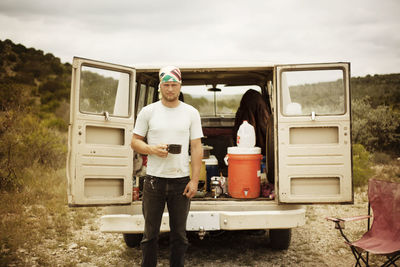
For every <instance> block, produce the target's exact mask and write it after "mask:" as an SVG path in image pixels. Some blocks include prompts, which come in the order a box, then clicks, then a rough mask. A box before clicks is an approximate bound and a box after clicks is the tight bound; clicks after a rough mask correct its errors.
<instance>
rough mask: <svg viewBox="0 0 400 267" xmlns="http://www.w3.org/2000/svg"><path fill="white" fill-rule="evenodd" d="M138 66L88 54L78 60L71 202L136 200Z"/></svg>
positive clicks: (71, 135) (70, 148) (72, 118)
mask: <svg viewBox="0 0 400 267" xmlns="http://www.w3.org/2000/svg"><path fill="white" fill-rule="evenodd" d="M134 90H135V69H133V68H130V67H124V66H120V65H114V64H109V63H103V62H98V61H93V60H88V59H83V58H76V57H75V58H74V60H73V64H72V83H71V103H70V105H71V108H70V124H69V129H68V155H67V178H68V204H69V205H70V206H92V205H122V204H130V203H131V201H132V169H133V152H132V149H131V148H130V140H131V136H132V130H133V125H134V114H133V110H134V109H133V107H134V103H135V99H134V97H135V92H134Z"/></svg>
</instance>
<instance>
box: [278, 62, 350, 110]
mask: <svg viewBox="0 0 400 267" xmlns="http://www.w3.org/2000/svg"><path fill="white" fill-rule="evenodd" d="M343 75H344V72H343V70H340V69H325V70H301V71H299V70H296V71H292V70H288V71H283V72H282V75H281V101H282V107H283V109H282V112H283V115H287V116H310V115H311V114H312V113H313V112H314V114H316V115H340V114H344V113H345V112H346V110H345V103H346V101H345V84H344V79H343Z"/></svg>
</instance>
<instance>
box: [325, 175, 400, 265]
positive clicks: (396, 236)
mask: <svg viewBox="0 0 400 267" xmlns="http://www.w3.org/2000/svg"><path fill="white" fill-rule="evenodd" d="M368 199H369V203H368V215H366V216H357V217H352V218H345V219H340V218H332V217H329V218H326V219H327V220H330V221H333V222H334V223H335V228H337V229H339V231H340V234H341V235H342V236H343V238H344V239H345V240H346V241H345V243H346V244H348V245H349V246H350V248H351V251H352V253H353V255H354V257H355V258H356V265H355V266H361V264H362V262H364V263H365V265H366V266H369V265H368V253H372V254H380V255H383V256H386V258H387V261H386V262H385V263H384V264H383V265H382V266H390V265H394V266H397V265H396V264H395V262H396V261H397V260H398V259H399V258H400V183H393V182H388V181H380V180H375V179H371V180H369V183H368ZM370 208H372V211H373V216H370ZM370 217H373V221H372V226H371V229H370V228H369V225H370ZM361 219H368V231H367V232H366V233H365V234H364V235H363V236H362V237H361V239H359V240H357V241H355V242H350V241H349V239H348V238H347V237H346V236H345V234H344V233H343V229H344V223H345V222H348V221H356V220H361ZM364 252H366V255H365V256H364V255H363V253H364Z"/></svg>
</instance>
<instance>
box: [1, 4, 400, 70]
mask: <svg viewBox="0 0 400 267" xmlns="http://www.w3.org/2000/svg"><path fill="white" fill-rule="evenodd" d="M399 14H400V0H356V1H352V0H334V1H332V0H326V1H324V0H287V1H286V0H241V1H237V0H229V1H227V0H201V1H193V0H171V1H162V0H141V1H138V0H86V1H85V0H67V1H65V0H63V1H59V0H1V1H0V39H1V40H5V39H11V40H12V41H13V42H15V43H21V44H23V45H25V46H26V47H34V48H36V49H41V50H43V51H44V52H45V53H52V54H54V55H55V56H57V57H60V58H61V60H62V62H71V61H72V58H73V56H80V57H86V58H91V59H97V60H101V61H107V62H112V63H117V64H123V65H128V66H135V64H139V63H163V64H164V63H165V64H169V63H176V62H186V63H187V62H193V61H200V62H231V61H235V62H241V61H247V62H249V61H267V62H276V63H314V62H315V63H316V62H338V61H346V62H347V61H349V62H351V64H352V65H351V68H352V76H364V75H366V74H384V73H400V15H399Z"/></svg>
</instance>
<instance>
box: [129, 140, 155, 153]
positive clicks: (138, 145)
mask: <svg viewBox="0 0 400 267" xmlns="http://www.w3.org/2000/svg"><path fill="white" fill-rule="evenodd" d="M131 148H132V149H133V150H134V151H136V152H138V153H140V154H145V155H149V154H150V153H151V149H150V146H149V145H148V144H146V143H145V142H144V141H143V140H141V139H138V138H135V137H133V138H132V141H131Z"/></svg>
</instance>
